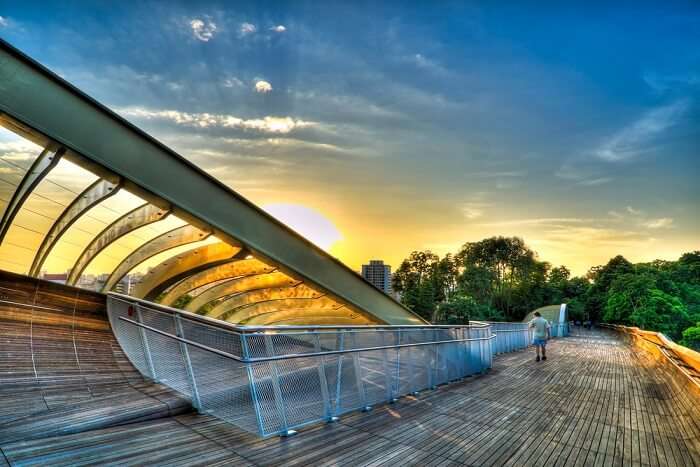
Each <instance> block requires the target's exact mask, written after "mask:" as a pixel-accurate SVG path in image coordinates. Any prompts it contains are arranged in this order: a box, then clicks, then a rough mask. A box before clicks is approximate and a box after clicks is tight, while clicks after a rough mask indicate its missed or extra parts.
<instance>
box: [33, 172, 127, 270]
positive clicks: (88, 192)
mask: <svg viewBox="0 0 700 467" xmlns="http://www.w3.org/2000/svg"><path fill="white" fill-rule="evenodd" d="M120 184H121V180H120V179H119V177H116V180H115V181H113V180H106V179H103V178H101V179H99V180H97V181H96V182H95V183H93V184H92V185H90V186H89V187H87V188H86V189H85V190H83V192H82V193H80V194H79V195H78V197H77V198H75V199H74V200H73V202H71V203H70V204H69V205H68V207H66V209H64V210H63V212H62V213H61V215H60V216H59V217H58V219H56V221H55V222H54V223H53V225H52V226H51V229H50V230H49V232H48V233H47V234H46V236H45V237H44V240H43V241H42V242H41V245H40V246H39V249H38V250H37V252H36V255H34V261H33V262H32V267H31V269H30V270H29V275H30V276H32V277H38V276H39V274H40V273H41V267H42V266H43V265H44V262H45V261H46V259H47V258H48V257H49V255H50V254H51V251H52V250H53V248H54V246H56V244H57V243H58V241H59V240H60V239H61V237H62V236H63V234H65V233H66V232H67V231H68V229H69V228H70V227H71V226H72V225H73V224H74V223H75V222H76V221H77V220H78V219H80V218H81V217H82V216H83V215H84V214H85V213H86V212H88V211H89V210H90V209H92V208H93V207H94V206H96V205H98V204H99V203H101V202H102V201H104V200H105V199H107V198H109V197H110V196H113V195H114V194H116V193H117V192H119V187H120Z"/></svg>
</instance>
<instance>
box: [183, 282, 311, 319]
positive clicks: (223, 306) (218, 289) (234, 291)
mask: <svg viewBox="0 0 700 467" xmlns="http://www.w3.org/2000/svg"><path fill="white" fill-rule="evenodd" d="M300 283H301V281H299V280H296V279H294V278H292V277H289V276H288V275H286V274H284V273H283V272H280V271H275V272H271V273H269V274H260V275H256V276H250V277H243V278H240V279H234V280H232V281H227V282H224V283H222V284H219V285H216V286H214V287H212V288H211V289H208V290H207V291H205V292H203V293H202V294H201V295H200V296H198V297H195V299H194V300H192V302H190V305H193V304H194V303H195V301H198V302H199V303H201V305H199V303H198V304H197V308H196V309H197V310H199V309H200V308H202V307H203V306H204V305H206V304H208V303H210V302H212V301H214V300H218V299H219V298H222V297H226V298H224V300H223V301H221V302H220V303H218V304H217V305H216V306H215V307H214V308H212V309H211V310H210V311H209V312H208V313H207V316H208V317H211V318H217V319H224V318H221V316H222V315H223V314H224V313H226V311H228V309H229V306H228V302H229V300H234V299H235V297H236V296H237V295H238V294H239V293H242V292H248V291H251V290H260V289H269V288H277V287H284V286H288V287H291V286H295V285H297V284H300ZM205 294H206V296H205ZM211 297H214V298H213V299H210V298H211ZM193 306H194V305H193ZM185 309H187V308H185ZM191 309H192V308H190V309H187V310H188V311H190V310H191Z"/></svg>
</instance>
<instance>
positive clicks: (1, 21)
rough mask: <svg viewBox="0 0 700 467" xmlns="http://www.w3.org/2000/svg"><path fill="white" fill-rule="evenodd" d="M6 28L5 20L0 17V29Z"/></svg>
mask: <svg viewBox="0 0 700 467" xmlns="http://www.w3.org/2000/svg"><path fill="white" fill-rule="evenodd" d="M5 26H7V18H5V17H4V16H0V28H3V27H5Z"/></svg>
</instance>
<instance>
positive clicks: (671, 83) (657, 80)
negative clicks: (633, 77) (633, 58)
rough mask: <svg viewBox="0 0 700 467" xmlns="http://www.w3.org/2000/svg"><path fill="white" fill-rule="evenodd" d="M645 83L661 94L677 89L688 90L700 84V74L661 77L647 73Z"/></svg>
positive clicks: (644, 76)
mask: <svg viewBox="0 0 700 467" xmlns="http://www.w3.org/2000/svg"><path fill="white" fill-rule="evenodd" d="M642 79H643V80H644V82H645V83H646V84H647V86H649V87H650V88H651V89H653V90H654V91H655V92H657V93H659V94H663V93H665V92H666V91H669V90H672V89H676V88H686V87H688V86H696V85H698V84H700V74H696V73H687V74H676V75H659V74H657V73H651V72H647V73H644V75H643V76H642Z"/></svg>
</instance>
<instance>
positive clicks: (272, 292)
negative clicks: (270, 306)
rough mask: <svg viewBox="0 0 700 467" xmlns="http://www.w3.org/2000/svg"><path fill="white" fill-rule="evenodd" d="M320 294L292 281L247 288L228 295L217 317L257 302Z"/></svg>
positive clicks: (226, 315) (224, 318) (221, 317)
mask: <svg viewBox="0 0 700 467" xmlns="http://www.w3.org/2000/svg"><path fill="white" fill-rule="evenodd" d="M321 296H323V293H321V292H319V291H317V290H314V289H312V288H311V287H309V286H307V285H306V284H297V285H295V284H293V283H292V284H290V285H289V286H286V287H273V288H263V289H254V290H248V291H246V292H242V293H238V294H236V295H233V296H232V297H229V299H228V300H227V302H226V307H227V311H225V312H224V313H223V314H222V315H221V316H220V317H219V319H222V320H226V318H227V317H228V316H229V315H231V314H233V312H234V311H236V309H238V308H240V307H243V306H246V305H251V304H253V303H257V302H266V301H269V300H275V299H282V298H318V297H321ZM193 301H194V300H193Z"/></svg>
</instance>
